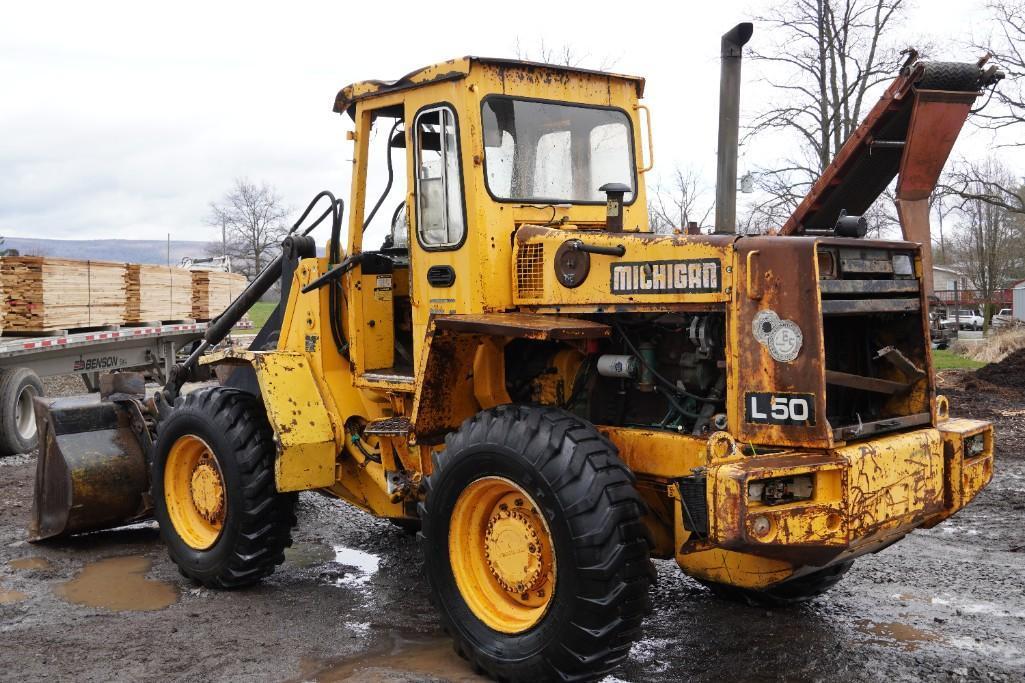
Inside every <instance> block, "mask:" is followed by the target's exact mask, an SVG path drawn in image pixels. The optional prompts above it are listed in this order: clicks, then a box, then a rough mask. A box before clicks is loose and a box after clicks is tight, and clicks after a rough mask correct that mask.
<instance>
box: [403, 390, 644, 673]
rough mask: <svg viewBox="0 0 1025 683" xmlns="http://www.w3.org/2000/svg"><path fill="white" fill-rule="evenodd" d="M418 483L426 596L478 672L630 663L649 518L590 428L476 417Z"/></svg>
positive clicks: (571, 420)
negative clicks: (422, 491)
mask: <svg viewBox="0 0 1025 683" xmlns="http://www.w3.org/2000/svg"><path fill="white" fill-rule="evenodd" d="M426 486H427V496H426V499H425V500H424V502H423V504H422V505H421V507H420V519H421V520H422V521H423V531H422V534H421V545H422V548H423V551H424V559H425V567H426V571H427V577H428V580H429V581H430V584H431V588H432V592H431V597H432V599H433V600H434V602H435V606H436V607H437V609H438V611H439V613H440V615H441V619H442V623H443V625H444V627H445V630H446V631H447V632H448V633H449V634H450V635H451V636H452V637H453V638H454V639H455V647H456V651H457V652H458V653H459V654H460V655H462V656H463V657H466V658H467V659H468V660H470V662H471V664H472V665H473V666H474V667H475V668H476V669H479V670H483V671H485V672H487V673H488V675H490V676H491V677H492V678H495V679H497V680H502V681H524V680H531V681H540V680H551V679H559V680H570V679H577V678H588V679H589V678H591V677H596V676H599V675H601V674H603V673H605V672H608V671H610V670H611V669H613V668H614V667H615V666H616V665H617V664H619V663H620V662H621V661H622V660H623V659H624V658H625V657H626V656H627V655H628V654H629V651H630V646H631V644H632V643H633V642H634V640H636V639H637V638H638V637H639V636H640V633H641V621H642V619H643V618H644V615H645V614H647V613H648V611H649V610H650V599H649V595H648V590H649V588H650V586H651V584H652V583H653V581H654V577H655V574H654V568H653V566H652V564H651V561H650V559H649V556H648V553H649V549H650V540H649V536H648V532H647V529H646V527H645V525H644V523H643V521H642V517H643V515H644V512H645V507H644V504H643V502H642V500H641V498H640V496H639V494H638V493H637V491H636V490H635V488H634V486H633V475H632V474H631V473H630V471H629V470H628V469H627V468H626V466H625V465H623V463H622V462H621V461H620V460H619V457H618V456H617V453H616V449H615V446H613V445H612V444H611V443H610V442H609V441H608V440H606V439H605V438H604V437H602V436H601V434H599V433H598V431H597V430H596V429H595V428H594V427H593V426H592V425H591V424H589V423H587V422H585V421H583V420H581V419H580V418H578V417H576V416H574V415H572V414H570V413H568V412H566V411H564V410H559V409H555V408H549V407H543V406H511V405H509V406H500V407H498V408H494V409H491V410H486V411H483V412H481V413H478V414H477V415H476V416H475V417H473V418H471V419H470V420H467V421H466V422H464V423H463V425H462V426H461V427H460V428H459V430H458V431H456V432H455V433H454V434H451V435H450V436H449V437H448V438H447V439H446V446H445V450H444V451H442V452H440V453H438V454H436V455H435V456H434V470H433V473H432V474H431V476H430V477H429V478H428V479H427V481H426ZM489 487H490V488H489ZM503 487H504V489H503ZM505 489H508V491H506V490H505ZM490 491H496V493H490ZM467 497H469V501H466V500H464V499H465V498H467ZM477 510H483V512H481V513H480V514H476V513H475V512H474V511H477ZM467 515H469V516H468V517H467ZM478 525H479V526H478ZM502 525H504V526H502ZM518 530H519V531H523V532H524V533H523V536H522V538H521V537H520V536H519V535H518V534H519V531H518ZM478 539H479V540H478ZM510 539H513V541H512V543H510ZM539 539H540V540H539ZM517 543H518V544H519V545H517ZM528 543H529V546H528ZM477 545H479V546H480V547H479V548H478V547H476V546H477ZM528 547H529V552H528V551H527V550H524V549H526V548H528ZM536 547H537V548H539V549H538V550H537V551H536V555H531V554H530V553H535V548H536ZM517 548H519V550H517ZM517 552H519V553H520V554H519V555H517V554H516V553H517ZM521 555H522V558H521ZM496 558H497V559H496ZM520 559H523V561H522V562H520ZM454 564H455V567H454V566H453V565H454ZM478 564H479V565H480V566H479V567H478V566H477V565H478ZM521 567H522V573H521V570H520V568H521ZM475 568H476V571H474V569H475ZM528 568H529V569H530V571H528ZM535 568H537V571H536V572H535V571H534V569H535ZM517 575H519V576H517ZM457 576H458V578H457ZM467 577H470V578H467ZM537 577H541V578H537ZM545 577H547V578H545ZM519 580H522V581H523V582H524V583H530V586H531V587H530V588H527V589H524V588H523V585H524V584H523V583H520V584H517V585H511V584H515V583H516V582H517V581H519ZM531 582H533V583H531ZM503 585H504V587H503ZM464 591H465V592H466V593H468V594H469V598H470V600H469V601H468V600H467V596H466V595H464ZM521 591H522V592H521ZM471 605H472V606H471ZM485 619H486V620H487V622H486V621H485ZM489 623H490V625H489ZM499 629H502V630H499Z"/></svg>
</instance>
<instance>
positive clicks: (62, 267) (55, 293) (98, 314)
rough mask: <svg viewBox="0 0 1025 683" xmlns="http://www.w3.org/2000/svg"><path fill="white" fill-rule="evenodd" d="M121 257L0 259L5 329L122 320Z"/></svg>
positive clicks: (32, 329)
mask: <svg viewBox="0 0 1025 683" xmlns="http://www.w3.org/2000/svg"><path fill="white" fill-rule="evenodd" d="M125 271H126V266H125V264H124V263H112V262H109V261H77V260H74V259H63V258H50V257H46V256H5V257H3V258H2V259H0V289H2V291H3V301H4V307H3V308H4V313H5V315H4V328H3V329H4V331H5V332H48V331H53V330H64V329H73V328H80V327H101V326H106V325H120V324H121V323H123V322H125Z"/></svg>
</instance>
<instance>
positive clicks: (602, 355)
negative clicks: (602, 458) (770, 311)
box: [505, 313, 726, 436]
mask: <svg viewBox="0 0 1025 683" xmlns="http://www.w3.org/2000/svg"><path fill="white" fill-rule="evenodd" d="M596 320H598V321H600V322H603V323H606V324H608V325H609V326H610V327H611V328H612V330H613V334H612V336H611V337H610V338H609V339H607V340H602V341H598V342H591V343H589V344H588V346H587V347H586V348H585V349H584V350H583V351H580V350H577V349H575V348H569V347H567V346H565V345H558V344H537V343H529V342H524V341H522V340H517V341H513V342H511V343H510V344H509V345H507V347H506V358H505V360H506V377H507V387H506V388H507V390H508V392H509V396H510V398H512V400H513V401H533V402H542V403H546V402H552V403H555V404H557V405H560V406H562V407H564V408H566V409H567V410H570V411H572V412H574V413H576V414H577V415H580V416H581V417H584V418H586V419H587V420H589V421H591V422H593V423H595V424H605V425H612V426H622V427H640V428H646V429H663V430H667V431H673V432H678V433H685V434H692V435H696V436H701V435H706V434H709V433H711V432H713V431H717V430H722V429H725V428H726V357H725V337H726V332H725V328H726V316H725V314H723V313H653V314H630V315H617V316H615V317H605V318H603V317H596Z"/></svg>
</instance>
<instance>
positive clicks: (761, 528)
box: [751, 515, 772, 536]
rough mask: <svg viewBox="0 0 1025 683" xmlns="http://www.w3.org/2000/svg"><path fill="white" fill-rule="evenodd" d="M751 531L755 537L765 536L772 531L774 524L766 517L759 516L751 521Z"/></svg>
mask: <svg viewBox="0 0 1025 683" xmlns="http://www.w3.org/2000/svg"><path fill="white" fill-rule="evenodd" d="M751 531H752V532H754V535H755V536H765V535H766V534H768V533H769V532H770V531H772V522H770V521H769V518H768V517H765V516H764V515H758V516H757V517H755V518H754V519H752V520H751Z"/></svg>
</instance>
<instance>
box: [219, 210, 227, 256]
mask: <svg viewBox="0 0 1025 683" xmlns="http://www.w3.org/2000/svg"><path fill="white" fill-rule="evenodd" d="M227 255H228V222H227V221H226V220H224V216H221V256H225V257H227Z"/></svg>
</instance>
